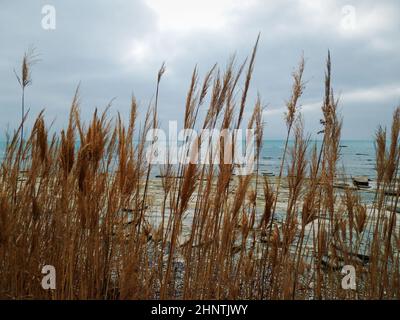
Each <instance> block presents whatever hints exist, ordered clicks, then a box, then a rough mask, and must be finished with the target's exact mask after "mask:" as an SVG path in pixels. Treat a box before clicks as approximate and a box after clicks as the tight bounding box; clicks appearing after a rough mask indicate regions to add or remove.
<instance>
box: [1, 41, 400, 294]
mask: <svg viewBox="0 0 400 320" xmlns="http://www.w3.org/2000/svg"><path fill="white" fill-rule="evenodd" d="M258 41H259V38H257V42H256V44H255V46H254V48H253V51H252V53H251V56H250V59H249V61H248V62H247V60H246V61H245V62H244V63H243V64H240V65H239V66H237V65H236V62H235V59H234V58H232V59H231V60H230V61H229V63H228V65H227V67H226V69H225V70H221V69H219V68H218V66H213V67H212V68H211V69H210V70H209V71H208V72H207V73H206V75H205V77H204V79H203V80H202V81H201V79H200V77H199V71H198V69H197V68H195V69H194V71H193V74H192V78H191V81H190V84H189V89H188V94H187V96H186V103H185V110H184V122H183V125H184V128H187V129H194V128H197V127H200V128H204V129H220V130H223V129H235V128H248V129H253V130H254V133H255V159H254V162H255V171H254V172H253V173H252V174H249V175H245V176H236V175H235V172H236V171H235V170H236V167H235V165H233V164H231V163H224V162H223V161H220V162H216V163H214V162H210V163H208V164H199V163H197V162H196V161H194V160H195V159H196V156H197V155H198V151H199V148H202V147H209V146H211V138H210V139H201V138H195V139H194V143H193V144H192V145H191V147H190V148H189V149H188V150H187V152H186V153H185V154H183V155H182V156H188V157H189V159H190V160H191V161H189V162H188V163H186V164H179V165H177V166H174V165H173V164H172V163H170V162H169V161H167V163H166V164H164V165H162V166H161V168H160V171H161V172H160V178H152V174H151V172H152V170H156V169H157V168H155V167H154V166H153V165H151V164H150V163H149V162H148V161H147V160H146V150H147V149H146V148H147V147H148V146H149V143H147V142H146V137H147V136H148V134H149V132H150V130H151V129H156V128H158V109H159V104H161V101H162V86H161V84H162V83H161V80H162V77H163V74H164V72H165V65H164V64H163V65H162V66H161V68H160V70H159V72H158V74H157V79H156V80H157V81H156V88H155V89H156V92H155V101H154V103H152V104H151V105H150V106H149V108H148V110H147V112H146V115H145V120H144V123H143V125H142V126H138V124H137V118H138V112H139V111H138V105H137V102H136V99H135V98H134V97H132V100H131V105H130V119H129V122H128V124H127V125H125V124H124V122H123V120H122V118H121V116H120V115H118V116H117V117H116V118H114V119H113V118H109V113H110V111H109V107H110V106H108V107H107V108H106V111H104V112H103V113H102V114H99V113H98V112H97V111H95V112H94V114H93V117H92V119H91V121H90V122H89V123H88V124H85V123H83V122H82V120H81V117H80V111H79V109H80V99H79V89H77V90H76V92H75V95H74V97H73V100H72V104H71V111H70V116H69V121H68V125H67V127H66V128H65V129H64V130H61V132H60V133H56V134H54V135H53V136H50V135H49V128H48V126H47V125H46V120H45V116H44V112H41V113H40V114H39V116H38V117H37V119H36V121H35V123H34V125H33V127H32V128H31V130H30V134H29V136H27V138H26V140H22V136H23V134H24V133H23V126H22V124H21V128H20V130H19V131H17V132H16V134H15V135H14V136H13V137H11V138H10V139H9V141H8V144H7V149H6V152H5V156H4V158H3V159H2V162H1V170H0V270H1V276H0V298H5V299H32V298H41V299H158V298H162V299H342V298H350V299H376V298H381V299H383V298H399V297H400V287H399V279H400V271H399V270H400V269H399V262H400V261H399V249H400V241H399V239H400V234H399V228H398V224H397V211H398V210H397V206H398V197H399V193H400V192H399V186H398V181H399V180H398V166H399V160H400V151H399V135H400V108H397V109H396V111H395V112H394V115H393V125H392V129H391V133H390V141H389V140H388V138H387V137H386V129H385V128H379V129H378V131H377V134H376V171H377V187H376V192H375V201H374V203H373V204H372V205H371V204H367V203H364V202H363V200H362V197H361V196H360V193H359V191H357V190H353V189H352V188H348V187H345V188H344V190H340V189H337V188H336V183H337V180H338V177H339V174H340V173H341V172H339V170H338V167H339V165H338V164H339V159H340V158H339V156H340V134H341V126H342V119H341V117H340V115H339V113H338V109H337V107H338V100H337V99H336V98H335V97H334V93H333V90H332V87H331V73H332V72H331V59H330V54H329V55H328V60H327V70H326V75H325V97H324V102H323V106H322V114H323V119H322V120H321V123H322V125H323V130H322V131H321V133H323V141H322V145H321V146H317V145H316V144H312V143H311V141H310V138H309V136H308V134H307V133H306V132H305V130H304V129H305V128H304V123H303V119H302V116H301V113H300V109H299V101H300V99H301V96H302V93H303V91H304V89H305V84H304V81H303V73H304V68H305V63H304V58H301V60H300V63H299V67H298V69H297V70H296V71H295V72H294V73H293V87H292V94H291V97H290V99H289V101H288V102H287V112H286V114H285V119H284V120H285V124H286V127H287V137H286V140H285V148H284V151H283V154H282V162H281V166H280V172H279V176H278V177H276V178H271V177H261V175H260V173H259V166H258V165H259V158H260V155H261V149H262V142H263V126H264V124H263V117H262V116H263V107H262V103H261V98H260V97H259V98H258V99H257V101H256V102H255V104H254V106H253V108H250V109H249V106H248V104H249V103H248V101H247V100H248V90H249V88H250V84H251V78H252V73H253V70H254V68H255V58H256V52H257V46H258ZM34 60H35V59H34V56H33V55H30V54H27V55H25V56H24V59H23V64H22V74H21V76H18V81H19V83H20V84H21V87H22V108H24V90H25V88H26V87H27V86H28V85H29V84H30V83H31V76H30V67H31V65H32V63H33V61H34ZM242 74H245V75H244V77H243V78H244V79H242ZM242 81H243V89H242V90H241V88H240V86H241V82H242ZM240 93H241V94H240ZM201 108H205V109H206V110H204V112H200V111H199V110H201ZM247 111H248V112H247ZM22 112H23V116H22V122H21V123H24V120H25V117H26V115H25V113H24V110H23V111H22ZM202 114H204V117H202V116H201V115H202ZM247 116H248V117H247ZM246 119H248V121H247V123H246ZM190 138H191V137H188V139H190ZM236 139H237V137H236V136H235V135H229V134H228V135H225V136H224V137H220V139H219V141H220V144H221V145H222V146H223V148H221V149H220V150H219V152H214V153H213V152H211V157H212V158H214V159H220V160H223V159H224V157H225V151H229V150H234V147H235V146H237V143H236V142H237V140H236ZM153 145H156V143H155V141H153V142H150V146H153ZM168 159H169V158H168ZM285 168H286V169H287V170H286V172H287V175H284V169H285ZM284 197H285V198H284ZM44 265H53V266H54V267H55V270H56V289H55V290H44V289H43V288H42V287H41V279H42V277H43V275H42V274H41V270H42V267H43V266H44ZM344 265H353V266H354V267H355V269H356V272H357V289H356V290H350V291H349V290H344V289H343V288H342V287H341V280H342V277H343V275H342V274H341V269H342V267H343V266H344Z"/></svg>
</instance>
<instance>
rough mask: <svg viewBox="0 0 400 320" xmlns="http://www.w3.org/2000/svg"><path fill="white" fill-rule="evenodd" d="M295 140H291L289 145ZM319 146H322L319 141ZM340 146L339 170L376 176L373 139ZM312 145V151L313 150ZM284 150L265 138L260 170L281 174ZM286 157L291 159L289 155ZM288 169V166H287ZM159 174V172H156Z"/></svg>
mask: <svg viewBox="0 0 400 320" xmlns="http://www.w3.org/2000/svg"><path fill="white" fill-rule="evenodd" d="M292 143H293V142H289V147H290V146H291V145H292ZM316 143H317V147H318V148H319V147H320V146H321V142H320V141H318V142H316ZM340 145H341V148H340V159H339V163H338V170H339V172H341V171H342V169H343V168H344V170H345V173H346V174H347V175H348V176H358V175H365V176H368V177H369V178H371V179H374V178H375V149H374V143H373V141H359V140H342V141H341V143H340ZM311 146H312V144H311V145H310V151H311ZM5 147H6V142H5V141H0V155H1V159H2V158H3V156H4V152H5ZM283 150H284V141H283V140H265V141H263V148H262V153H261V157H260V172H262V173H271V174H275V175H277V174H279V167H280V163H281V159H282V154H283ZM286 159H290V157H287V158H286ZM285 171H286V168H285ZM156 174H158V173H156Z"/></svg>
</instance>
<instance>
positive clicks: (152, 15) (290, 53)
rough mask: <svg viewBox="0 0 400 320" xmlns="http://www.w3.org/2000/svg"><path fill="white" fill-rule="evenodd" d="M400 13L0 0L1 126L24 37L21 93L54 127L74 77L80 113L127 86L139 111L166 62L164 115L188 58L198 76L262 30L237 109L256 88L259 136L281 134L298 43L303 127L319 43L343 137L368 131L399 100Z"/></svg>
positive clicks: (272, 4) (125, 93)
mask: <svg viewBox="0 0 400 320" xmlns="http://www.w3.org/2000/svg"><path fill="white" fill-rule="evenodd" d="M44 5H52V6H54V8H55V10H56V20H55V21H56V29H55V30H45V29H43V26H42V19H43V17H44V15H43V14H42V8H43V6H44ZM399 18H400V2H399V1H398V0H392V1H390V0H383V1H373V0H362V1H355V0H353V1H351V0H350V1H332V0H324V1H317V0H315V1H313V0H303V1H301V0H300V1H294V0H293V1H289V0H286V1H285V0H275V1H272V0H271V1H267V0H248V1H237V0H218V1H217V0H201V1H191V0H168V1H166V0H133V1H122V0H113V1H105V0H96V1H94V0H93V1H77V0H68V1H61V0H59V1H50V0H47V1H40V0H39V1H32V0H29V1H28V0H25V1H22V0H21V1H15V0H1V1H0V44H1V46H0V129H1V131H2V132H4V131H5V130H6V128H7V126H9V127H10V128H15V127H16V126H17V124H18V122H19V119H20V109H19V108H20V88H19V86H18V82H17V81H16V78H15V75H14V73H13V69H14V68H16V69H17V70H18V68H19V64H20V60H21V58H22V55H23V53H24V51H25V50H26V49H27V48H28V47H29V46H30V45H33V46H35V47H36V48H37V53H39V54H40V62H39V63H38V64H36V65H35V66H34V67H33V83H32V86H31V87H29V88H28V89H27V93H26V100H27V106H28V108H29V109H30V110H31V115H30V116H31V118H33V116H34V115H36V114H37V113H38V112H39V111H40V110H41V109H42V108H45V109H46V118H47V119H48V120H49V121H53V120H55V123H54V126H55V127H56V128H58V127H63V126H64V125H65V123H66V120H67V115H68V111H69V107H70V102H71V99H72V96H73V93H74V90H75V88H76V86H77V84H78V83H79V82H81V97H82V115H83V117H84V118H85V119H88V117H89V116H90V115H91V114H92V112H93V110H94V108H95V107H99V108H102V107H104V106H105V105H106V104H107V103H108V102H109V101H110V100H111V99H112V98H114V97H115V98H116V99H115V101H114V102H113V106H112V112H113V114H116V112H117V111H120V112H121V114H122V115H124V116H125V115H126V116H127V115H128V110H129V99H130V96H131V94H132V92H133V93H134V94H135V96H136V97H137V99H138V101H139V102H140V108H141V110H142V113H144V110H145V108H146V107H147V104H148V101H149V100H150V99H151V97H152V96H153V93H154V87H155V78H156V74H157V71H158V69H159V67H160V65H161V63H162V62H163V61H166V65H167V72H166V74H165V76H164V78H163V81H162V86H161V92H160V107H159V108H160V118H161V122H162V123H163V124H165V123H167V122H168V120H177V119H181V117H182V113H183V108H184V101H185V94H186V91H187V88H188V85H189V80H190V77H191V72H192V70H193V67H194V66H195V65H196V64H197V65H198V67H199V69H200V75H204V73H205V72H206V71H207V70H208V69H209V68H210V67H212V65H213V64H214V63H216V62H217V63H219V64H220V66H221V67H222V68H223V67H224V66H225V65H226V62H227V60H228V59H229V57H230V56H231V55H232V54H233V53H236V54H237V58H238V61H242V59H244V58H245V57H246V56H247V55H248V54H249V53H250V51H251V49H252V46H253V44H254V41H255V39H256V37H257V34H258V32H261V39H260V44H259V51H258V54H257V59H256V67H255V71H254V78H253V82H252V85H251V87H252V91H251V95H250V100H249V104H248V107H249V109H250V107H251V106H252V104H253V103H254V100H255V95H256V93H257V92H259V93H260V95H261V97H262V101H263V103H264V104H265V105H267V109H266V111H265V114H264V115H265V119H264V120H265V122H266V128H265V137H266V138H270V139H276V138H281V137H282V136H283V135H284V130H285V126H284V122H283V111H284V110H283V106H284V102H285V99H287V98H288V96H289V95H290V88H291V72H292V71H293V68H294V67H296V65H297V63H298V61H299V58H300V56H301V54H302V52H304V56H305V58H306V60H307V63H306V71H305V79H306V80H307V81H308V82H307V88H306V91H305V94H304V96H303V98H302V99H301V104H302V106H303V107H302V112H303V114H304V117H305V123H306V129H307V131H309V132H310V133H315V132H316V131H318V130H319V119H320V117H321V112H320V105H321V99H322V95H323V76H324V67H325V66H324V64H325V60H326V55H327V51H328V49H330V50H331V55H332V63H333V87H334V90H335V92H336V94H338V95H340V97H341V102H340V110H341V113H342V115H343V117H344V128H343V138H344V139H370V138H371V137H372V136H373V135H374V132H375V129H376V127H377V126H378V125H379V124H382V125H389V124H390V120H391V114H392V112H393V110H394V108H395V106H397V105H399V104H400V78H399V71H400V55H399V52H400V50H399V49H400V19H399Z"/></svg>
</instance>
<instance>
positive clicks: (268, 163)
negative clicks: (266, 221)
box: [260, 140, 375, 179]
mask: <svg viewBox="0 0 400 320" xmlns="http://www.w3.org/2000/svg"><path fill="white" fill-rule="evenodd" d="M313 143H314V142H312V143H311V144H310V147H309V151H310V152H311V151H312V148H313ZM315 143H316V144H317V148H318V150H319V149H320V147H321V144H322V143H321V141H317V142H315ZM291 145H293V142H289V148H290V146H291ZM340 146H341V147H340V158H339V161H338V167H337V169H338V172H340V173H342V171H343V168H344V171H345V172H344V173H345V174H346V175H348V176H359V175H363V176H368V177H369V178H371V179H374V178H375V147H374V142H373V141H360V140H342V141H341V143H340ZM283 150H284V141H283V140H265V141H263V149H262V154H261V159H260V170H261V172H267V173H273V174H275V175H277V174H279V168H280V164H281V160H282V154H283ZM289 159H290V156H289V157H288V156H287V157H286V163H287V160H289ZM285 171H286V168H285Z"/></svg>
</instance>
